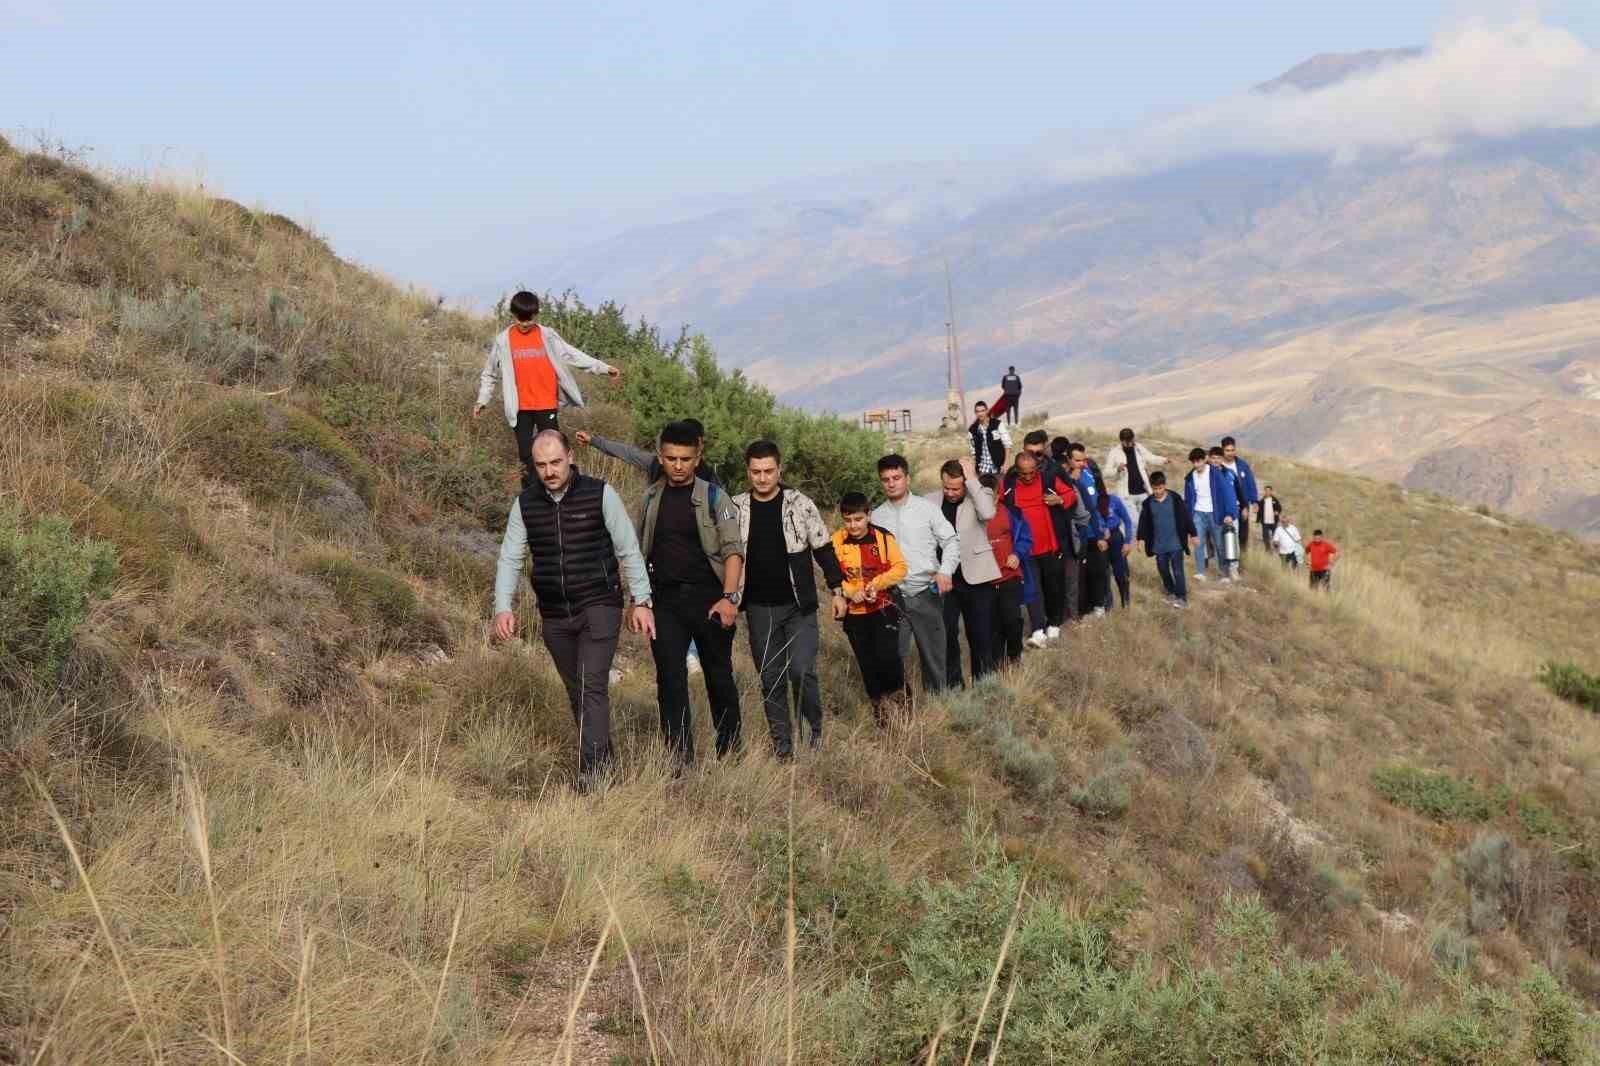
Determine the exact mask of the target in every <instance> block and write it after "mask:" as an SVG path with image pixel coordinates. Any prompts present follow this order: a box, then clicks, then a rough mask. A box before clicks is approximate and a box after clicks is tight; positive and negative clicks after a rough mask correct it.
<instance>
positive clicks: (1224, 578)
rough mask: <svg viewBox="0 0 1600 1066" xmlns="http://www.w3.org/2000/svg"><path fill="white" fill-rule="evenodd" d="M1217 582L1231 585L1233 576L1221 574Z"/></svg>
mask: <svg viewBox="0 0 1600 1066" xmlns="http://www.w3.org/2000/svg"><path fill="white" fill-rule="evenodd" d="M1217 584H1219V585H1231V584H1233V578H1231V577H1229V576H1228V575H1227V574H1223V575H1222V576H1221V577H1219V578H1217Z"/></svg>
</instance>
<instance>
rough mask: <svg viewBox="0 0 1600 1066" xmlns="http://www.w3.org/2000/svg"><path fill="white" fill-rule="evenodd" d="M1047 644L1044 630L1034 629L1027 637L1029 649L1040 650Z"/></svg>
mask: <svg viewBox="0 0 1600 1066" xmlns="http://www.w3.org/2000/svg"><path fill="white" fill-rule="evenodd" d="M1047 643H1049V641H1048V640H1047V639H1046V638H1045V635H1044V630H1042V629H1035V630H1034V631H1033V632H1032V633H1031V634H1029V635H1028V646H1029V647H1030V648H1042V647H1044V646H1045V645H1046V644H1047Z"/></svg>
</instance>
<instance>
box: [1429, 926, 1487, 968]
mask: <svg viewBox="0 0 1600 1066" xmlns="http://www.w3.org/2000/svg"><path fill="white" fill-rule="evenodd" d="M1428 954H1429V955H1432V956H1433V963H1434V965H1435V966H1437V967H1439V969H1440V971H1441V972H1443V973H1446V974H1460V973H1466V972H1467V971H1469V970H1471V969H1472V962H1473V960H1474V959H1476V958H1477V957H1478V943H1477V941H1475V940H1473V939H1472V938H1471V937H1470V936H1468V935H1466V934H1465V933H1463V932H1461V931H1460V930H1459V929H1456V928H1454V927H1453V926H1448V925H1441V926H1439V928H1437V929H1435V930H1434V931H1433V932H1432V933H1430V934H1428Z"/></svg>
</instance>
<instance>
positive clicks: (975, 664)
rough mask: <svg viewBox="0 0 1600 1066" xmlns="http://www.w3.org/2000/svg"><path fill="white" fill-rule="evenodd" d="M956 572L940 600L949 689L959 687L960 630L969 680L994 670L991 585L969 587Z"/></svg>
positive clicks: (992, 597) (945, 674) (992, 595)
mask: <svg viewBox="0 0 1600 1066" xmlns="http://www.w3.org/2000/svg"><path fill="white" fill-rule="evenodd" d="M960 574H961V571H959V570H958V571H956V581H955V584H953V585H951V586H950V591H949V593H947V594H946V595H945V598H944V676H945V680H946V682H947V683H948V684H949V685H950V687H951V688H960V687H961V630H962V628H963V627H965V628H966V631H967V651H968V658H969V660H970V662H971V667H970V670H969V672H970V673H971V675H972V680H974V681H976V680H978V678H980V677H982V676H983V675H984V674H987V673H988V672H989V671H990V670H992V669H993V668H994V652H993V650H992V649H993V647H994V586H993V585H969V584H967V583H966V582H965V581H963V580H962V579H961V576H960Z"/></svg>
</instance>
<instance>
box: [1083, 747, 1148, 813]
mask: <svg viewBox="0 0 1600 1066" xmlns="http://www.w3.org/2000/svg"><path fill="white" fill-rule="evenodd" d="M1138 779H1139V767H1138V764H1136V763H1135V762H1134V761H1133V759H1132V757H1131V756H1130V755H1129V754H1128V750H1127V748H1126V747H1123V746H1121V745H1117V746H1114V747H1111V748H1108V749H1106V750H1105V751H1103V752H1101V753H1100V756H1099V759H1098V766H1097V767H1096V769H1095V770H1094V772H1093V773H1091V774H1090V775H1089V777H1088V779H1087V780H1085V781H1084V782H1083V784H1081V785H1079V786H1077V787H1076V788H1074V789H1073V790H1072V792H1071V794H1070V795H1069V796H1068V799H1069V801H1070V802H1071V803H1072V805H1073V806H1074V807H1076V808H1078V810H1080V811H1082V812H1083V813H1084V814H1087V815H1091V816H1092V817H1095V818H1120V817H1122V816H1123V815H1124V814H1127V813H1128V808H1129V807H1131V806H1133V786H1134V784H1135V783H1136V782H1137V781H1138Z"/></svg>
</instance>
